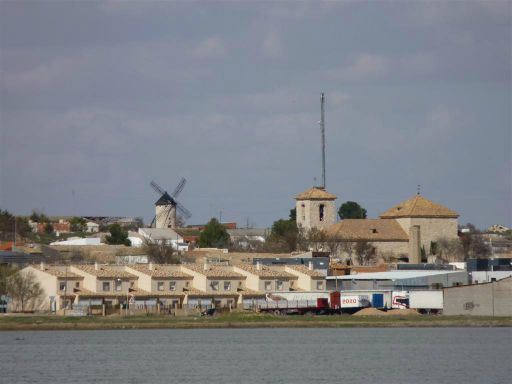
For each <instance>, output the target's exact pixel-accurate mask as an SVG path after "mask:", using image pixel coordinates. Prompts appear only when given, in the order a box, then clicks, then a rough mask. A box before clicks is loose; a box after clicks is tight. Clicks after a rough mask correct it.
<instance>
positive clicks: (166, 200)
mask: <svg viewBox="0 0 512 384" xmlns="http://www.w3.org/2000/svg"><path fill="white" fill-rule="evenodd" d="M173 204H175V201H174V199H173V198H172V197H171V196H170V195H169V194H168V193H167V192H165V193H164V194H163V195H162V196H160V198H159V199H158V200H157V201H156V203H155V205H173Z"/></svg>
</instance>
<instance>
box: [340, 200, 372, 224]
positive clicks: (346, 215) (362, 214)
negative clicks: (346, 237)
mask: <svg viewBox="0 0 512 384" xmlns="http://www.w3.org/2000/svg"><path fill="white" fill-rule="evenodd" d="M338 216H339V217H340V219H341V220H344V219H366V209H364V208H363V207H361V206H360V205H359V204H358V203H356V202H355V201H347V202H345V203H343V204H341V206H340V209H339V210H338Z"/></svg>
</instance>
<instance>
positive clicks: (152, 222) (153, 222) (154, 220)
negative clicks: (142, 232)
mask: <svg viewBox="0 0 512 384" xmlns="http://www.w3.org/2000/svg"><path fill="white" fill-rule="evenodd" d="M153 225H156V215H155V216H153V220H151V224H149V228H153Z"/></svg>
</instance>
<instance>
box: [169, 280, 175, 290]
mask: <svg viewBox="0 0 512 384" xmlns="http://www.w3.org/2000/svg"><path fill="white" fill-rule="evenodd" d="M169 290H170V291H175V290H176V282H175V281H169Z"/></svg>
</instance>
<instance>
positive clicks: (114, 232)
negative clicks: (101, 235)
mask: <svg viewBox="0 0 512 384" xmlns="http://www.w3.org/2000/svg"><path fill="white" fill-rule="evenodd" d="M108 229H109V231H110V235H107V236H106V240H107V244H110V245H116V244H122V245H126V246H127V247H129V246H131V245H132V242H131V241H130V239H128V231H125V230H124V229H123V228H121V226H120V225H119V224H112V225H111V226H109V228H108Z"/></svg>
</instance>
